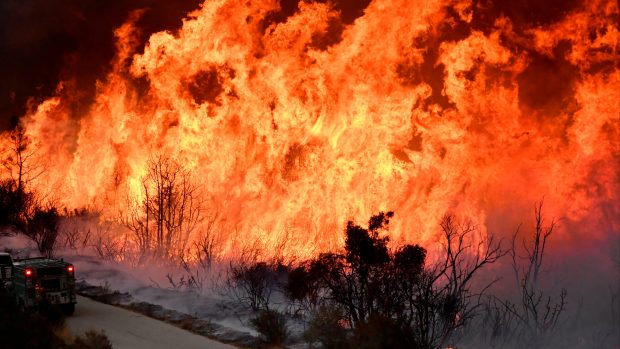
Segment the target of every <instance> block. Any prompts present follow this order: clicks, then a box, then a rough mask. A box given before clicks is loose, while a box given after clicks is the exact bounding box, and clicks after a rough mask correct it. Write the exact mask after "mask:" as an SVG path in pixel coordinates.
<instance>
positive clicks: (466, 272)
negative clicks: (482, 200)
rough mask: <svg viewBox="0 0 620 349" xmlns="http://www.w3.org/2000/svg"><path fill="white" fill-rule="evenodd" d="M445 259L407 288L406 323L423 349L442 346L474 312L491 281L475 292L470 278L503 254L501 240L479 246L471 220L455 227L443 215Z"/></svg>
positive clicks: (487, 240) (454, 224) (480, 242)
mask: <svg viewBox="0 0 620 349" xmlns="http://www.w3.org/2000/svg"><path fill="white" fill-rule="evenodd" d="M440 225H441V229H442V232H443V238H444V244H443V246H444V250H443V252H442V255H443V259H442V260H441V261H439V262H437V263H436V264H435V265H433V266H431V267H429V268H426V270H424V271H423V272H422V273H421V274H420V276H419V278H418V280H417V282H412V283H410V284H407V285H406V287H407V288H408V289H405V290H403V292H404V293H405V294H406V296H407V297H406V305H407V307H408V308H409V309H408V311H407V312H406V314H407V316H406V319H407V320H408V322H409V323H410V326H411V328H412V329H413V332H412V333H413V336H414V339H415V343H417V344H418V345H419V346H420V347H421V348H440V347H442V346H443V345H444V344H446V342H447V341H448V340H449V339H450V337H451V336H452V335H453V334H454V333H455V332H456V331H457V330H458V329H460V328H462V327H464V326H465V325H466V324H467V323H468V322H469V321H470V320H471V319H472V318H473V317H474V316H475V315H476V313H477V310H478V307H479V306H480V304H481V303H480V300H481V298H482V297H483V296H484V294H485V293H486V290H487V289H488V288H489V287H490V286H491V284H493V283H494V282H495V281H497V280H494V281H492V282H491V283H489V284H487V285H485V286H484V287H482V288H480V289H478V290H474V289H473V287H472V280H473V278H474V276H475V275H476V274H477V273H478V272H479V271H480V270H481V269H482V268H483V267H484V266H485V265H487V264H492V263H495V262H496V261H497V260H498V259H500V258H501V257H502V256H504V255H505V254H506V251H504V250H502V248H501V242H497V241H494V239H493V237H486V238H484V239H481V240H480V241H478V242H477V243H475V242H474V241H475V240H476V239H475V238H474V236H473V235H474V234H475V233H476V232H477V228H476V227H475V226H474V225H473V224H472V223H471V222H470V221H466V222H464V223H461V224H459V223H457V222H456V220H455V218H454V217H453V216H445V217H444V218H443V219H442V221H441V223H440Z"/></svg>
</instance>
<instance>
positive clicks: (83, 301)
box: [66, 296, 235, 349]
mask: <svg viewBox="0 0 620 349" xmlns="http://www.w3.org/2000/svg"><path fill="white" fill-rule="evenodd" d="M78 304H79V306H78V307H77V308H76V311H75V314H74V316H72V317H68V318H67V320H66V325H67V327H68V329H69V331H70V332H71V334H72V335H74V336H77V335H82V334H84V333H85V332H87V331H89V330H97V331H100V330H103V331H105V334H106V335H107V337H108V338H109V339H110V342H111V343H112V346H113V347H114V349H134V348H152V349H168V348H187V349H193V348H196V349H199V348H200V349H205V348H206V349H233V348H235V347H234V346H232V345H229V344H223V343H220V342H216V341H214V340H211V339H208V338H206V337H204V336H200V335H197V334H195V333H192V332H189V331H186V330H184V329H182V328H179V327H176V326H173V325H171V324H168V323H165V322H162V321H158V320H155V319H152V318H150V317H147V316H144V315H142V314H138V313H136V312H132V311H129V310H126V309H122V308H119V307H115V306H111V305H108V304H103V303H100V302H97V301H94V300H92V299H89V298H86V297H83V296H78Z"/></svg>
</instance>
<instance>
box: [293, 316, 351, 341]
mask: <svg viewBox="0 0 620 349" xmlns="http://www.w3.org/2000/svg"><path fill="white" fill-rule="evenodd" d="M345 318H346V316H345V314H344V312H343V311H342V310H341V309H340V308H339V307H333V306H321V307H319V308H318V309H317V310H315V311H313V312H312V315H311V317H310V321H309V322H308V327H307V329H306V331H305V332H304V334H303V338H304V340H305V341H306V342H308V343H310V344H314V343H318V344H320V346H321V348H324V349H347V348H350V345H349V339H348V336H347V329H346V328H345V326H344V325H343V323H344V319H345Z"/></svg>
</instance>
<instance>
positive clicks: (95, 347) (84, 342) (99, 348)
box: [68, 330, 112, 349]
mask: <svg viewBox="0 0 620 349" xmlns="http://www.w3.org/2000/svg"><path fill="white" fill-rule="evenodd" d="M68 349H112V343H111V342H110V339H109V338H108V337H107V336H106V334H105V333H104V332H97V331H93V330H90V331H86V332H85V333H84V335H83V336H77V337H76V338H75V340H74V341H73V344H71V345H69V346H68Z"/></svg>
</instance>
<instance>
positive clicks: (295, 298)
mask: <svg viewBox="0 0 620 349" xmlns="http://www.w3.org/2000/svg"><path fill="white" fill-rule="evenodd" d="M320 280H321V274H320V269H319V268H316V267H315V266H314V265H312V264H307V263H306V264H302V265H300V266H297V267H295V268H293V269H291V271H290V272H289V274H288V278H287V280H286V282H285V283H284V287H283V290H284V294H285V296H286V297H287V298H288V299H289V300H291V301H292V302H294V303H296V304H297V305H298V306H299V307H300V308H301V309H302V310H306V311H308V310H314V309H316V307H317V306H319V305H320V304H321V292H320V291H321V288H320Z"/></svg>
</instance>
